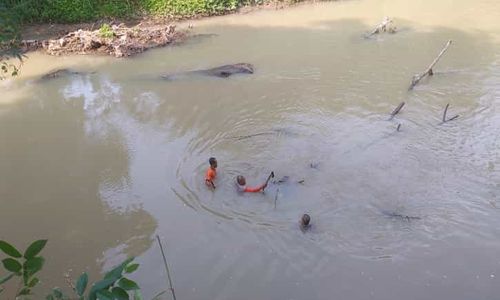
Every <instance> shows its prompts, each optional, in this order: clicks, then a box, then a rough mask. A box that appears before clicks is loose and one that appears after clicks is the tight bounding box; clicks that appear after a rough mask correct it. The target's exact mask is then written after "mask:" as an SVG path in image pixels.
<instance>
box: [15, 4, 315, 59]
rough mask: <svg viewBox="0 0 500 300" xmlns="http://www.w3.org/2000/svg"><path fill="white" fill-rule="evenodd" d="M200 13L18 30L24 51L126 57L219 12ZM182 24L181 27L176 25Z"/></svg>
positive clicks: (247, 9) (174, 38)
mask: <svg viewBox="0 0 500 300" xmlns="http://www.w3.org/2000/svg"><path fill="white" fill-rule="evenodd" d="M313 2H317V1H300V2H298V1H266V2H262V3H261V4H259V5H245V6H242V7H239V8H237V9H234V10H227V11H225V14H242V15H243V14H248V13H251V12H254V11H258V10H278V9H283V8H286V7H291V6H295V5H298V4H305V3H313ZM219 15H221V13H218V14H213V15H211V14H205V13H199V14H195V15H169V16H158V15H151V16H145V17H142V18H135V17H132V18H126V19H119V20H112V19H109V18H104V19H101V20H97V21H95V22H92V23H88V22H85V23H76V24H38V25H28V26H24V27H23V28H22V30H21V34H20V35H21V38H22V40H21V43H20V44H21V47H20V48H21V50H22V51H23V52H29V51H35V50H40V49H42V50H43V51H45V52H46V53H47V54H50V55H67V54H107V55H111V56H115V57H128V56H132V55H134V54H138V53H141V52H144V51H146V50H148V49H150V48H156V47H162V46H166V45H169V44H172V43H179V42H182V41H183V40H185V38H186V37H187V36H188V31H189V30H188V29H189V28H191V27H192V25H191V23H190V21H192V20H200V19H203V18H210V17H214V16H219ZM175 23H177V24H179V23H180V24H181V28H182V29H181V30H178V29H176V25H175Z"/></svg>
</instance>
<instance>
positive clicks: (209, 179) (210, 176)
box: [205, 157, 217, 189]
mask: <svg viewBox="0 0 500 300" xmlns="http://www.w3.org/2000/svg"><path fill="white" fill-rule="evenodd" d="M208 163H209V164H210V167H209V168H208V170H207V173H206V175H205V184H206V185H207V186H208V187H210V188H213V189H215V184H214V180H215V177H216V176H217V159H215V157H210V159H209V160H208Z"/></svg>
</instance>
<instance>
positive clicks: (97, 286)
mask: <svg viewBox="0 0 500 300" xmlns="http://www.w3.org/2000/svg"><path fill="white" fill-rule="evenodd" d="M113 283H115V280H113V278H111V279H103V280H100V281H98V282H96V283H94V284H93V285H92V288H91V289H90V292H89V297H88V298H89V300H96V299H97V292H98V291H100V290H103V289H107V288H109V287H110V286H111V285H113Z"/></svg>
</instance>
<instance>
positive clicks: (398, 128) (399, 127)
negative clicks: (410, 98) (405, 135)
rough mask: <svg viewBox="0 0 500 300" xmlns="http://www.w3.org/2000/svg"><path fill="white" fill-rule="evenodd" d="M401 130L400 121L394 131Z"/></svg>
mask: <svg viewBox="0 0 500 300" xmlns="http://www.w3.org/2000/svg"><path fill="white" fill-rule="evenodd" d="M400 130H401V123H399V124H398V127H397V128H396V131H400Z"/></svg>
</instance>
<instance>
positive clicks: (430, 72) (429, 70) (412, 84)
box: [408, 40, 451, 91]
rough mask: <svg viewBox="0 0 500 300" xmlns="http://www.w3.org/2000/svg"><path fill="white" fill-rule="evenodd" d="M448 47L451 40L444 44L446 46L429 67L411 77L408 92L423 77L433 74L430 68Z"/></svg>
mask: <svg viewBox="0 0 500 300" xmlns="http://www.w3.org/2000/svg"><path fill="white" fill-rule="evenodd" d="M450 45H451V40H448V42H446V45H444V48H443V49H442V50H441V52H439V54H438V56H437V57H436V58H435V59H434V61H433V62H432V63H431V64H430V65H429V67H428V68H427V69H426V70H425V71H424V72H423V73H422V74H417V75H415V76H413V78H412V80H411V84H410V87H409V88H408V90H409V91H410V90H412V89H413V88H414V87H415V86H416V85H417V84H418V83H419V82H420V80H422V79H423V78H424V77H425V76H432V75H433V74H434V72H433V71H432V68H434V65H436V64H437V62H438V61H439V59H440V58H441V56H443V54H444V53H445V52H446V50H448V47H450Z"/></svg>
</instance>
